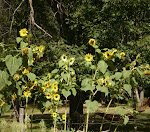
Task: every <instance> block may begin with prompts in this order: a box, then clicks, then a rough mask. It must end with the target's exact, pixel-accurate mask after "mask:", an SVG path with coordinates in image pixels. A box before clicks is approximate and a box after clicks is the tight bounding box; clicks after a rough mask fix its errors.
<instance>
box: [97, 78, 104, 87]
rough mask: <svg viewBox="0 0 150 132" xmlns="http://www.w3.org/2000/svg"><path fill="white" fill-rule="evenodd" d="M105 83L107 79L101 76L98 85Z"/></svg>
mask: <svg viewBox="0 0 150 132" xmlns="http://www.w3.org/2000/svg"><path fill="white" fill-rule="evenodd" d="M104 83H105V80H104V79H103V78H100V79H98V80H97V84H98V85H101V86H102V85H103V84H104Z"/></svg>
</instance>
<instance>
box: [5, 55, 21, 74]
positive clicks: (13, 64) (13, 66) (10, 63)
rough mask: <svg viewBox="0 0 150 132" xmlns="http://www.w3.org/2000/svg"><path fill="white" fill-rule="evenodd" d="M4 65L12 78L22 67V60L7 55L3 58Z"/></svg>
mask: <svg viewBox="0 0 150 132" xmlns="http://www.w3.org/2000/svg"><path fill="white" fill-rule="evenodd" d="M5 63H6V66H7V68H8V71H9V73H10V74H11V76H13V75H14V74H15V73H16V71H17V70H18V69H19V67H20V66H21V65H22V58H20V57H19V58H17V57H13V56H12V55H7V56H6V58H5Z"/></svg>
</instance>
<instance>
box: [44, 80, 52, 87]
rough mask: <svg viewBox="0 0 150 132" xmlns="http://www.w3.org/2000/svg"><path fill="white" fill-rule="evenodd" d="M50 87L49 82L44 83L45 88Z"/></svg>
mask: <svg viewBox="0 0 150 132" xmlns="http://www.w3.org/2000/svg"><path fill="white" fill-rule="evenodd" d="M50 86H51V83H50V80H49V81H48V82H46V83H45V87H46V88H48V87H50Z"/></svg>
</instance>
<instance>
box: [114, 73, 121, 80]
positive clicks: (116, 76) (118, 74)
mask: <svg viewBox="0 0 150 132" xmlns="http://www.w3.org/2000/svg"><path fill="white" fill-rule="evenodd" d="M114 76H115V79H116V80H119V79H120V78H121V76H122V73H121V72H116V73H115V75H114Z"/></svg>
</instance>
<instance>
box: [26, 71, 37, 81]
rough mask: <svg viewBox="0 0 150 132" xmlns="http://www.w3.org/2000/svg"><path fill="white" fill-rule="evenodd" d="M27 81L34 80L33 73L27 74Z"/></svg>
mask: <svg viewBox="0 0 150 132" xmlns="http://www.w3.org/2000/svg"><path fill="white" fill-rule="evenodd" d="M27 77H28V79H30V81H31V82H32V81H34V80H35V79H36V75H35V74H34V73H31V72H30V73H28V74H27Z"/></svg>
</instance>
